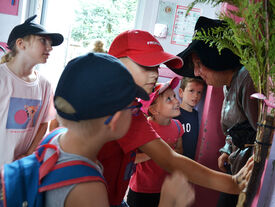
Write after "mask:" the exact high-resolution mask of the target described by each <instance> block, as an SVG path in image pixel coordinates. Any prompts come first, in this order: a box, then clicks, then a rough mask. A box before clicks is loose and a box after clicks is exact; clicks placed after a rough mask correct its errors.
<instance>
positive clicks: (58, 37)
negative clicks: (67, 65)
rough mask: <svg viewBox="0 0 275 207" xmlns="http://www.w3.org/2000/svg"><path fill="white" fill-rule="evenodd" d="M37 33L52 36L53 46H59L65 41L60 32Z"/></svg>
mask: <svg viewBox="0 0 275 207" xmlns="http://www.w3.org/2000/svg"><path fill="white" fill-rule="evenodd" d="M36 35H45V36H48V37H50V38H51V40H52V46H58V45H60V44H62V42H63V41H64V37H63V36H62V35H61V34H59V33H48V32H38V33H36Z"/></svg>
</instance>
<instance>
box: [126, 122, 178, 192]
mask: <svg viewBox="0 0 275 207" xmlns="http://www.w3.org/2000/svg"><path fill="white" fill-rule="evenodd" d="M176 122H177V124H176ZM150 123H151V125H152V127H153V128H154V129H155V130H156V132H157V133H158V134H159V135H160V136H161V138H162V139H163V140H164V141H165V142H167V143H171V144H172V143H173V144H176V143H177V141H178V139H181V136H182V134H183V128H182V125H181V123H180V122H179V121H178V120H175V119H174V120H172V121H171V122H170V124H169V125H165V126H164V125H159V124H158V123H156V122H153V121H150ZM172 148H173V147H172ZM167 175H168V173H167V172H166V171H165V170H163V169H162V168H161V167H159V166H158V165H157V164H156V163H155V162H154V161H153V160H148V161H145V162H141V163H138V164H137V165H136V171H135V172H134V174H133V175H132V177H131V180H130V184H129V186H130V188H131V189H132V190H133V191H135V192H138V193H160V190H161V186H162V183H163V181H164V179H165V177H166V176H167Z"/></svg>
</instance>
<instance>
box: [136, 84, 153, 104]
mask: <svg viewBox="0 0 275 207" xmlns="http://www.w3.org/2000/svg"><path fill="white" fill-rule="evenodd" d="M136 89H137V90H136V98H140V99H142V100H144V101H148V100H149V99H150V98H149V95H148V94H147V92H146V91H145V90H144V89H143V88H141V87H140V86H138V85H136Z"/></svg>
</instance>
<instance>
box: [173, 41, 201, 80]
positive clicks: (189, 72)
mask: <svg viewBox="0 0 275 207" xmlns="http://www.w3.org/2000/svg"><path fill="white" fill-rule="evenodd" d="M198 44H199V41H198V40H193V41H192V42H191V43H190V44H189V45H188V47H187V48H186V49H185V50H183V51H182V52H181V53H179V54H177V56H178V57H180V58H181V59H182V60H183V63H184V64H183V66H182V67H181V68H180V69H175V68H171V70H172V71H173V72H174V73H176V74H178V75H180V76H183V77H190V78H197V77H196V76H195V74H194V67H192V66H190V61H191V56H190V55H191V53H192V52H193V51H195V47H196V46H197V45H198Z"/></svg>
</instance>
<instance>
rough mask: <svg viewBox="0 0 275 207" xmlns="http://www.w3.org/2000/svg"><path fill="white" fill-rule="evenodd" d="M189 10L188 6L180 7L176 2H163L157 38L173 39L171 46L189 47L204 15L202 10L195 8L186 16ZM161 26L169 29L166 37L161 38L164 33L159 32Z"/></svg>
mask: <svg viewBox="0 0 275 207" xmlns="http://www.w3.org/2000/svg"><path fill="white" fill-rule="evenodd" d="M187 10H188V5H179V4H177V3H174V2H170V1H164V0H161V1H160V3H159V8H158V15H157V20H156V24H155V31H154V33H155V36H156V37H159V38H171V39H170V44H174V45H180V46H185V47H187V46H188V44H189V43H190V42H191V41H192V36H193V33H194V27H195V24H196V22H197V20H198V18H199V17H200V16H201V14H202V9H200V8H193V9H192V10H190V11H189V13H188V15H186V12H187ZM160 26H161V27H162V28H167V31H165V34H166V35H163V36H161V34H164V32H159V31H158V30H160ZM163 30H164V29H163Z"/></svg>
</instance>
